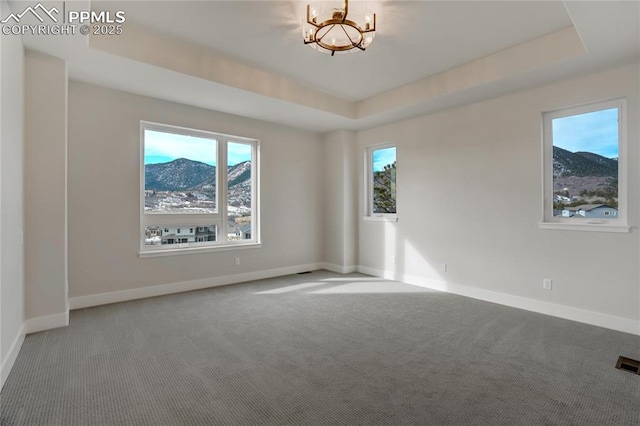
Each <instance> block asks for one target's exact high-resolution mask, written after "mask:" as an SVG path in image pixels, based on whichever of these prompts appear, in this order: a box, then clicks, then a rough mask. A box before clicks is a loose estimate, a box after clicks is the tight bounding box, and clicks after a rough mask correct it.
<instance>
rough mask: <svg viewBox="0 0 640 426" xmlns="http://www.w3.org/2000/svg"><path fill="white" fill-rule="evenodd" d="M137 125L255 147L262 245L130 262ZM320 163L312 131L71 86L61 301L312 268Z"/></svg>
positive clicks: (134, 242)
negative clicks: (250, 141)
mask: <svg viewBox="0 0 640 426" xmlns="http://www.w3.org/2000/svg"><path fill="white" fill-rule="evenodd" d="M140 120H146V121H152V122H158V123H165V124H171V125H176V126H183V127H188V128H195V129H201V130H208V131H215V132H220V133H226V134H231V135H238V136H246V137H249V138H255V139H259V140H260V143H261V145H260V159H261V164H260V173H261V181H260V185H261V193H260V197H261V228H262V248H258V249H246V250H233V251H220V252H210V253H201V254H189V255H178V256H168V257H157V258H142V259H141V258H139V257H138V251H139V240H138V236H139V235H140V221H139V208H140V192H139V191H140V184H139V181H140V131H139V124H140ZM320 158H322V140H321V137H320V136H319V135H317V134H315V133H311V132H304V131H299V130H293V129H290V128H286V127H283V126H279V125H274V124H269V123H265V122H261V121H257V120H251V119H246V118H241V117H237V116H232V115H227V114H223V113H218V112H213V111H208V110H203V109H199V108H194V107H189V106H185V105H180V104H175V103H171V102H166V101H161V100H157V99H152V98H147V97H143V96H137V95H132V94H127V93H124V92H119V91H115V90H110V89H105V88H100V87H98V86H93V85H89V84H85V83H79V82H73V81H72V82H71V83H70V85H69V170H68V175H69V176H68V178H69V186H68V190H69V206H68V207H69V296H70V297H71V298H74V297H78V296H85V295H95V294H100V293H108V292H114V291H122V290H130V289H135V288H142V287H149V286H157V285H159V284H170V283H178V282H185V281H193V280H201V279H207V278H211V277H220V276H227V275H234V274H242V273H249V272H254V271H261V270H270V269H278V268H286V267H293V266H297V265H306V264H313V263H317V262H320V261H321V260H322V238H323V237H322V162H321V161H318V159H320ZM235 257H240V258H241V264H240V265H239V266H235V265H234V258H235Z"/></svg>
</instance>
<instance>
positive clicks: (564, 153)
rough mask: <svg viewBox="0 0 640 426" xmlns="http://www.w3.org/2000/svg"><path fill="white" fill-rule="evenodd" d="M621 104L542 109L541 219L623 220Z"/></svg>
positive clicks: (593, 223)
mask: <svg viewBox="0 0 640 426" xmlns="http://www.w3.org/2000/svg"><path fill="white" fill-rule="evenodd" d="M624 107H625V102H624V100H616V101H610V102H601V103H597V104H591V105H585V106H581V107H575V108H569V109H565V110H560V111H554V112H549V113H546V114H544V166H545V167H544V171H545V181H544V194H545V200H544V222H545V223H552V224H553V223H556V224H565V225H571V224H573V225H580V226H587V227H595V228H597V227H601V228H603V229H604V230H607V229H606V228H615V227H619V226H620V225H625V224H626V222H625V220H626V219H625V216H626V199H625V194H626V172H625V171H626V166H625V165H626V157H625V155H626V151H625V147H626V146H625V143H624V140H625V137H624V135H625V127H624ZM617 230H621V229H617Z"/></svg>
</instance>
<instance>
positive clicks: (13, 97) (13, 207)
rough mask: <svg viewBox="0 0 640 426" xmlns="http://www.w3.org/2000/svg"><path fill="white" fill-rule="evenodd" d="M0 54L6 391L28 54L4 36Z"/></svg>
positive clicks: (20, 251) (20, 260)
mask: <svg viewBox="0 0 640 426" xmlns="http://www.w3.org/2000/svg"><path fill="white" fill-rule="evenodd" d="M7 13H8V7H7V4H6V3H5V2H4V1H3V2H0V16H6V14H7ZM0 55H1V59H0V66H1V70H0V76H1V79H0V90H1V91H2V99H1V102H2V103H1V105H0V242H1V245H0V360H1V362H2V369H1V373H0V377H1V381H0V388H1V387H2V385H3V384H4V381H5V379H6V377H7V375H8V374H9V370H10V369H11V365H13V360H14V359H15V356H16V355H17V350H19V349H20V343H21V339H22V338H23V337H24V331H23V329H22V325H23V321H24V247H23V243H22V242H23V234H22V233H23V229H24V228H23V214H24V196H23V182H22V176H23V149H24V135H23V115H24V113H23V110H24V91H23V89H24V76H23V74H24V61H23V58H24V50H23V47H22V42H21V41H20V37H11V36H9V37H6V36H2V37H0ZM16 348H17V349H16Z"/></svg>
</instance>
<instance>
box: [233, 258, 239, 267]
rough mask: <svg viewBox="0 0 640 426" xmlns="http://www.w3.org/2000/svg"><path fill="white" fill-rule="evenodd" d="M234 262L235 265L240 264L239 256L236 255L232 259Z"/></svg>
mask: <svg viewBox="0 0 640 426" xmlns="http://www.w3.org/2000/svg"><path fill="white" fill-rule="evenodd" d="M234 263H235V264H236V266H238V265H240V258H239V257H236V258H235V259H234Z"/></svg>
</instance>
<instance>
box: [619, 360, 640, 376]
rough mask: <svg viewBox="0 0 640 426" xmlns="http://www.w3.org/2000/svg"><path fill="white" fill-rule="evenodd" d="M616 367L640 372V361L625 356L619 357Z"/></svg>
mask: <svg viewBox="0 0 640 426" xmlns="http://www.w3.org/2000/svg"><path fill="white" fill-rule="evenodd" d="M616 368H618V369H620V370H625V371H629V372H631V373H636V374H640V361H636V360H635V359H631V358H625V357H623V356H620V357H618V362H617V363H616Z"/></svg>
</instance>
